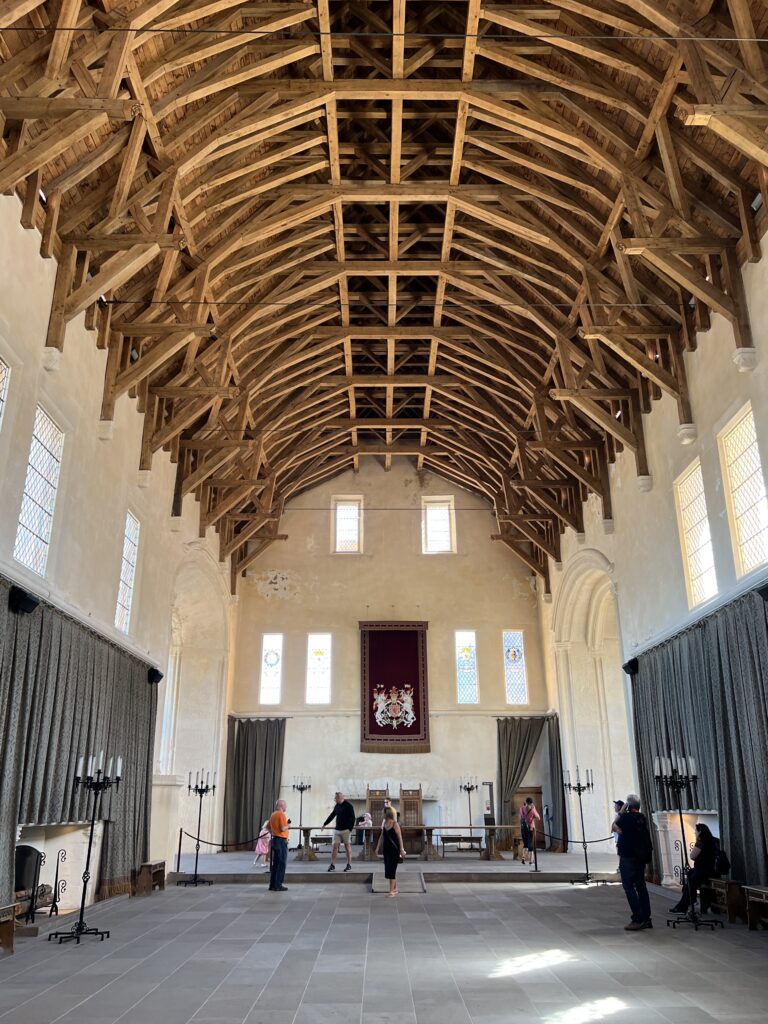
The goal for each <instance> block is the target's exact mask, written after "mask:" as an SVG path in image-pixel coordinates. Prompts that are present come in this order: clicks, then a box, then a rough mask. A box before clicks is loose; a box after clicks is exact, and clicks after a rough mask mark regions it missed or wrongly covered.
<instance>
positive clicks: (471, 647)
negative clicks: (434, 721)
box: [456, 629, 478, 704]
mask: <svg viewBox="0 0 768 1024" xmlns="http://www.w3.org/2000/svg"><path fill="white" fill-rule="evenodd" d="M456 691H457V699H458V702H459V704H477V701H478V697H477V643H476V641H475V631H474V630H473V629H458V630H456Z"/></svg>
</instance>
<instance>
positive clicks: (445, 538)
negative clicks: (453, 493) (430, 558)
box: [422, 501, 453, 555]
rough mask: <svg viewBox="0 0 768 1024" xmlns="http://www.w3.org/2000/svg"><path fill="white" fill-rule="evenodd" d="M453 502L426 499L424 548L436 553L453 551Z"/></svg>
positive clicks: (423, 530) (423, 517) (423, 519)
mask: <svg viewBox="0 0 768 1024" xmlns="http://www.w3.org/2000/svg"><path fill="white" fill-rule="evenodd" d="M451 511H452V510H451V502H450V501H425V502H424V506H423V516H422V532H423V537H422V541H423V544H422V549H423V551H424V552H425V553H426V554H430V555H435V554H441V553H444V552H450V551H453V538H452V537H451Z"/></svg>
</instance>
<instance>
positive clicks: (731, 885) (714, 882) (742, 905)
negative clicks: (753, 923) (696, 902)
mask: <svg viewBox="0 0 768 1024" xmlns="http://www.w3.org/2000/svg"><path fill="white" fill-rule="evenodd" d="M705 894H706V896H705ZM701 905H702V908H704V907H706V906H709V908H710V909H712V910H718V911H720V913H721V914H725V915H726V917H727V918H728V923H729V924H735V923H736V918H738V917H740V918H741V920H742V921H743V922H744V923H745V924H746V923H747V901H746V899H745V898H744V886H743V884H742V883H741V882H736V881H732V880H728V879H725V878H710V879H709V881H707V882H705V883H704V885H702V887H701Z"/></svg>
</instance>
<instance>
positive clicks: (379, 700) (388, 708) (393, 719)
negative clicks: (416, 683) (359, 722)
mask: <svg viewBox="0 0 768 1024" xmlns="http://www.w3.org/2000/svg"><path fill="white" fill-rule="evenodd" d="M373 717H374V718H375V719H376V724H377V725H380V726H382V727H386V726H389V727H390V728H392V729H397V727H398V726H399V725H402V726H405V728H406V729H409V728H410V727H411V726H412V725H413V724H414V723H415V722H416V712H415V711H414V708H413V687H412V686H411V685H410V684H409V683H406V685H405V686H404V687H403V688H402V689H400V690H398V689H397V687H395V686H392V687H390V688H389V690H387V689H386V688H385V687H384V686H382V685H381V683H379V685H378V686H377V687H376V689H375V690H374V692H373Z"/></svg>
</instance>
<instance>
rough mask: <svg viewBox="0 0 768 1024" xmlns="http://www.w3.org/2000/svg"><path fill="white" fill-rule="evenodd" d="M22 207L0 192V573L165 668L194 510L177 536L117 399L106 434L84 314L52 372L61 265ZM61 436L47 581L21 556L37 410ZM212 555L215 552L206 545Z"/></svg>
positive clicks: (128, 403)
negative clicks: (17, 552)
mask: <svg viewBox="0 0 768 1024" xmlns="http://www.w3.org/2000/svg"><path fill="white" fill-rule="evenodd" d="M19 215H20V204H19V202H18V200H17V199H16V198H15V197H13V196H0V240H1V244H0V356H2V358H3V359H4V360H5V361H6V362H7V363H9V364H10V366H11V379H10V387H9V392H8V400H7V407H6V409H5V415H4V417H3V423H2V428H1V429H0V479H1V480H2V487H0V571H3V572H4V573H6V574H7V575H9V576H11V577H12V578H13V579H15V580H17V581H18V582H20V583H21V584H26V585H28V586H29V588H30V589H31V590H33V591H36V592H37V593H40V594H42V596H45V597H48V598H49V599H50V600H51V601H53V602H54V603H55V604H57V605H59V606H60V607H63V608H65V609H67V610H69V611H71V612H73V613H74V614H75V615H77V616H78V617H80V618H83V619H85V620H86V621H88V622H89V623H91V624H92V625H93V627H94V628H95V629H98V630H99V631H100V632H102V633H105V634H107V635H108V636H112V637H114V638H115V639H116V640H118V641H119V642H120V643H122V644H123V645H125V646H129V647H132V648H133V649H134V650H136V651H137V652H139V653H141V654H142V655H143V656H145V657H147V658H148V659H150V660H151V661H153V662H155V663H156V664H157V665H159V667H160V668H161V670H163V671H165V665H166V660H167V655H168V644H169V637H170V608H171V603H172V597H173V584H174V578H175V575H176V568H177V566H178V564H179V563H180V562H181V561H182V560H183V559H184V558H186V557H188V556H189V546H190V545H192V546H193V548H194V547H196V546H198V543H197V540H196V538H197V532H198V530H197V525H198V519H197V506H196V503H195V502H194V499H192V498H191V497H190V498H188V499H187V501H186V502H185V505H184V515H183V517H182V524H181V530H180V532H178V533H173V532H171V529H170V524H171V520H170V503H171V497H172V493H173V481H174V473H175V470H174V467H173V466H172V465H171V463H170V460H169V458H168V456H167V455H166V454H165V453H164V452H160V453H159V454H157V455H156V456H155V458H154V462H153V467H152V471H151V473H150V474H149V477H148V481H147V482H148V486H146V487H140V486H139V472H138V465H139V450H140V444H141V428H142V417H141V416H139V415H138V414H137V413H136V407H135V403H134V402H133V401H132V400H130V399H128V398H122V399H120V401H118V403H117V408H116V410H115V420H114V436H113V438H112V440H110V441H100V440H99V438H98V426H99V418H100V410H101V398H102V390H103V383H104V367H105V362H106V352H104V351H99V350H98V349H97V348H96V337H95V334H94V333H92V332H90V331H87V330H85V327H84V321H83V317H78V318H77V319H76V320H74V321H73V322H72V323H70V324H69V325H68V327H67V332H66V339H65V343H64V352H63V355H62V358H61V360H60V362H59V365H58V369H56V370H55V371H48V370H46V369H44V360H45V359H46V349H45V337H46V330H47V326H48V314H49V311H50V302H51V295H52V291H53V284H54V278H55V274H56V262H55V260H44V259H41V257H40V255H39V247H40V236H39V233H38V232H37V231H34V230H30V231H25V230H24V229H23V228H22V227H21V226H20V224H19ZM38 403H39V404H42V405H43V406H44V407H45V409H46V411H47V412H48V414H49V415H50V416H52V417H53V418H54V420H56V422H57V423H58V425H59V426H60V427H61V428H62V429H63V430H64V432H65V435H66V436H65V441H64V455H63V461H62V470H61V478H60V482H59V489H58V494H57V498H56V509H55V514H54V521H53V534H52V539H51V548H50V553H49V558H48V567H47V571H46V576H45V579H42V578H41V577H40V576H38V575H37V574H36V573H33V572H30V571H29V570H27V569H26V568H25V567H24V566H22V565H21V564H20V563H18V562H16V561H15V559H14V558H13V546H14V541H15V537H16V525H17V520H18V514H19V508H20V506H21V496H22V493H23V490H24V480H25V476H26V468H27V459H28V456H29V445H30V440H31V437H32V426H33V423H34V417H35V408H36V406H37V404H38ZM128 509H130V510H131V511H132V512H133V513H134V514H135V515H137V516H138V518H139V520H140V522H141V535H140V542H139V560H138V570H137V580H136V589H135V592H134V600H133V612H132V616H131V627H130V633H129V635H128V637H126V636H125V635H124V634H122V633H119V632H118V631H117V630H115V628H114V616H115V606H116V602H117V589H118V583H119V572H120V559H121V554H122V543H123V529H124V525H125V515H126V511H127V510H128ZM203 547H209V552H210V554H209V556H208V557H215V555H214V552H215V547H214V545H213V543H212V542H211V543H210V544H209V541H205V542H203Z"/></svg>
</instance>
